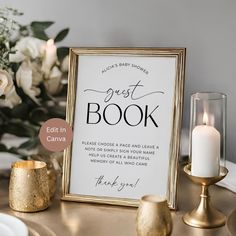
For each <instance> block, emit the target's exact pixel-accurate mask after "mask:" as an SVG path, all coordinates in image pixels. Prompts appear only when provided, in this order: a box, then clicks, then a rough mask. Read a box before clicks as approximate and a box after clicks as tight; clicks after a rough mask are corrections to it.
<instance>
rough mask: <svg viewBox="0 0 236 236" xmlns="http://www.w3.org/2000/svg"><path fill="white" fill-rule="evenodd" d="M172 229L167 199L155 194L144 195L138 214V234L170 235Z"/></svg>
mask: <svg viewBox="0 0 236 236" xmlns="http://www.w3.org/2000/svg"><path fill="white" fill-rule="evenodd" d="M171 231H172V218H171V214H170V209H169V208H168V204H167V200H166V199H165V198H162V197H158V196H154V195H147V196H143V197H142V198H141V202H140V206H139V209H138V214H137V236H168V235H170V234H171Z"/></svg>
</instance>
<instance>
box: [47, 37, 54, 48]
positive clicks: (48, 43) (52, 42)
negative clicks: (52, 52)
mask: <svg viewBox="0 0 236 236" xmlns="http://www.w3.org/2000/svg"><path fill="white" fill-rule="evenodd" d="M52 45H54V40H53V39H49V40H48V41H47V46H49V47H50V46H52Z"/></svg>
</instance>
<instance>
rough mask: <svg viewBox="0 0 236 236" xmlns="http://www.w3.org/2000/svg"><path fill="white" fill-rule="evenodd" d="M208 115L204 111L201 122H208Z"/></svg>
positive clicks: (205, 123)
mask: <svg viewBox="0 0 236 236" xmlns="http://www.w3.org/2000/svg"><path fill="white" fill-rule="evenodd" d="M208 120H209V119H208V115H207V113H206V112H204V113H203V124H204V125H207V124H208Z"/></svg>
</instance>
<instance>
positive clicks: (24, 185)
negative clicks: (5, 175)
mask: <svg viewBox="0 0 236 236" xmlns="http://www.w3.org/2000/svg"><path fill="white" fill-rule="evenodd" d="M49 198H50V197H49V187H48V175H47V166H46V163H45V162H41V161H32V160H30V161H19V162H15V163H13V164H12V171H11V177H10V185H9V205H10V207H11V208H12V209H13V210H16V211H21V212H36V211H41V210H44V209H46V208H47V207H48V206H49Z"/></svg>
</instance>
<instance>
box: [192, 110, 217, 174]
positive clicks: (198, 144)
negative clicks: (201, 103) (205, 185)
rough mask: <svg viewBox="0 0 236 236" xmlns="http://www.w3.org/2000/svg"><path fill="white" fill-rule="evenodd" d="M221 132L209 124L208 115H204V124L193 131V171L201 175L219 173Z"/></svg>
mask: <svg viewBox="0 0 236 236" xmlns="http://www.w3.org/2000/svg"><path fill="white" fill-rule="evenodd" d="M219 167H220V133H219V131H218V130H216V129H215V128H214V127H213V126H210V125H208V116H207V114H206V113H204V115H203V125H198V126H196V127H195V128H194V129H193V131H192V166H191V173H192V175H194V176H199V177H214V176H217V175H219Z"/></svg>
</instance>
